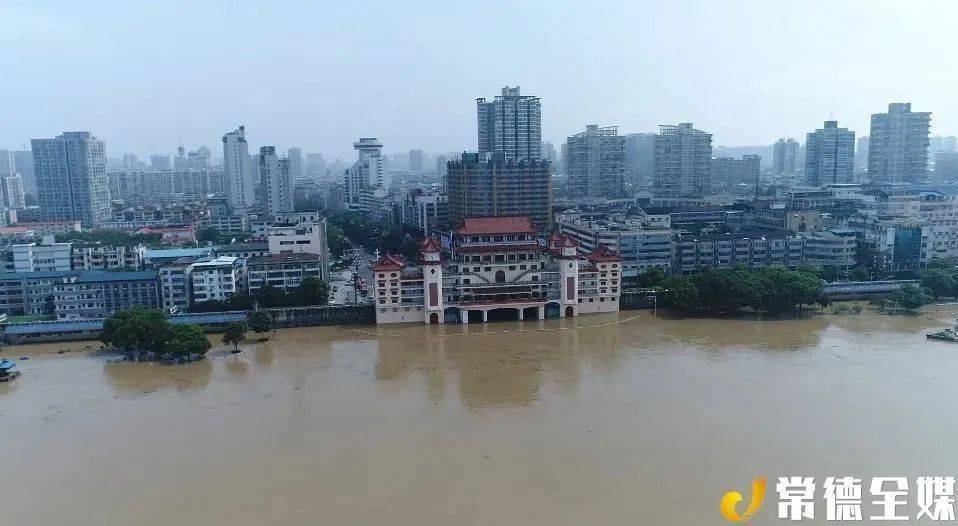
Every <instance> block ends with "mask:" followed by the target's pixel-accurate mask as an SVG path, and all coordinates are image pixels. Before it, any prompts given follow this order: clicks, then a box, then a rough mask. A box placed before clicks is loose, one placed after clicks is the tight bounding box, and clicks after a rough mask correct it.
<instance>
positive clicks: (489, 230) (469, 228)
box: [456, 216, 536, 236]
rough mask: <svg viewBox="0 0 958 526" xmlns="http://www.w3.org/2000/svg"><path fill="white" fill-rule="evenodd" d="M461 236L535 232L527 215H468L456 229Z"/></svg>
mask: <svg viewBox="0 0 958 526" xmlns="http://www.w3.org/2000/svg"><path fill="white" fill-rule="evenodd" d="M456 233H457V234H459V235H463V236H469V235H475V234H535V233H536V229H535V228H533V227H532V221H530V220H529V217H528V216H501V217H468V218H466V219H465V221H464V222H463V225H462V226H461V227H459V228H458V229H456Z"/></svg>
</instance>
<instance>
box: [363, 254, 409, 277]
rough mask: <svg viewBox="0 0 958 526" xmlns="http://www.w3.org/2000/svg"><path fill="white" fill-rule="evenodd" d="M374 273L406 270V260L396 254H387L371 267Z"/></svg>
mask: <svg viewBox="0 0 958 526" xmlns="http://www.w3.org/2000/svg"><path fill="white" fill-rule="evenodd" d="M370 268H372V269H373V271H374V272H385V271H393V270H402V269H404V268H406V259H405V258H404V257H402V256H400V255H396V254H388V253H387V254H386V255H384V256H382V257H380V258H379V261H376V262H374V263H373V264H372V265H370Z"/></svg>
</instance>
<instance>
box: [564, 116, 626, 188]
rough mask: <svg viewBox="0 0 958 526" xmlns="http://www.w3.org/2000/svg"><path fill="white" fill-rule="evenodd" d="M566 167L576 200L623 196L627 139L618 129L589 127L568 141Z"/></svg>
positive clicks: (612, 127) (569, 184)
mask: <svg viewBox="0 0 958 526" xmlns="http://www.w3.org/2000/svg"><path fill="white" fill-rule="evenodd" d="M567 144H568V145H569V154H568V158H567V159H566V162H567V163H568V164H567V165H566V167H565V174H566V177H567V178H568V181H569V183H568V188H569V194H570V195H572V196H573V197H586V196H588V197H621V196H622V194H623V192H624V191H625V136H623V135H619V129H618V128H617V127H615V126H608V127H604V128H600V127H599V126H598V125H595V124H589V125H587V126H586V127H585V131H584V132H579V133H577V134H575V135H573V136H571V137H569V138H568V139H567Z"/></svg>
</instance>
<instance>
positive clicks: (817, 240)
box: [805, 228, 858, 269]
mask: <svg viewBox="0 0 958 526" xmlns="http://www.w3.org/2000/svg"><path fill="white" fill-rule="evenodd" d="M857 253H858V243H857V240H856V236H855V232H854V231H853V230H850V229H838V228H835V229H831V230H825V231H822V232H814V233H810V234H806V235H805V264H806V265H809V266H813V267H839V268H844V269H849V268H851V267H854V266H855V265H856V263H857V260H856V259H855V258H856V255H857Z"/></svg>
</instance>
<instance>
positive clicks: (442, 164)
mask: <svg viewBox="0 0 958 526" xmlns="http://www.w3.org/2000/svg"><path fill="white" fill-rule="evenodd" d="M448 162H449V159H448V158H447V157H446V156H445V155H437V156H436V174H438V175H439V177H445V176H446V163H448Z"/></svg>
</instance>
